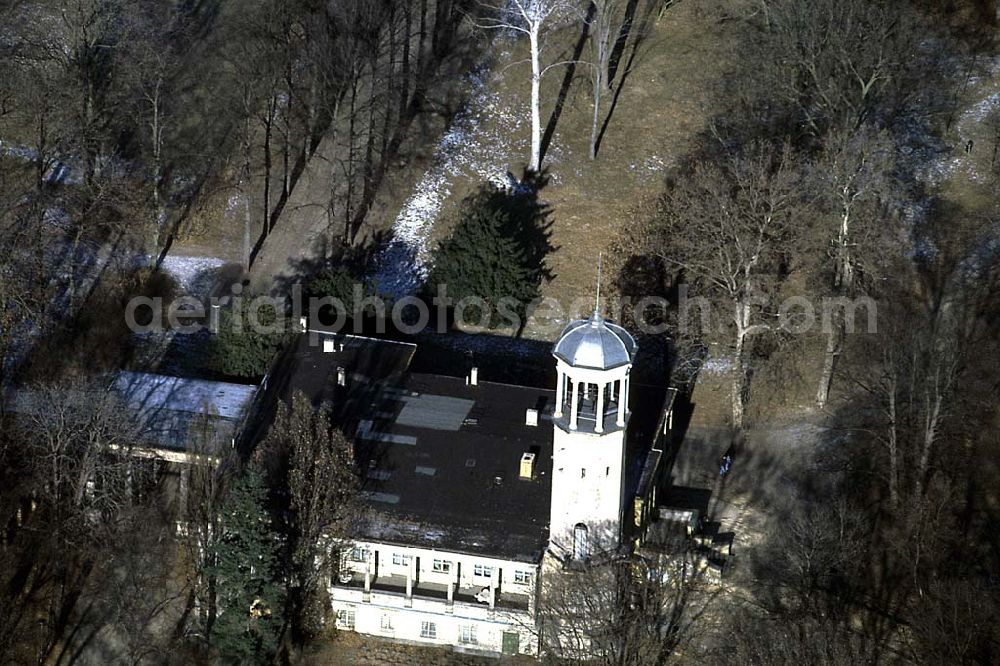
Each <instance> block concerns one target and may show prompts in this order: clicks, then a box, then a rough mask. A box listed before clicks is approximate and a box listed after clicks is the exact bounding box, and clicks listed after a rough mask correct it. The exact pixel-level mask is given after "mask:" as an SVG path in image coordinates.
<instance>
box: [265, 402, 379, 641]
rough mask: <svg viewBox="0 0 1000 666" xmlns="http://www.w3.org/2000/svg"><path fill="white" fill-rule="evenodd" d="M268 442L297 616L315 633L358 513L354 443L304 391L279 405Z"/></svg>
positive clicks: (303, 626)
mask: <svg viewBox="0 0 1000 666" xmlns="http://www.w3.org/2000/svg"><path fill="white" fill-rule="evenodd" d="M263 446H264V448H265V451H266V457H267V458H268V459H269V460H268V462H269V467H270V468H271V470H272V472H271V476H272V485H276V487H278V488H281V489H282V490H283V491H284V489H286V488H287V499H288V505H289V509H290V510H291V519H290V525H289V526H288V527H289V532H290V537H291V547H292V564H293V568H294V572H295V578H296V585H295V593H296V594H295V598H294V599H293V602H294V603H295V604H296V605H297V609H296V611H297V612H296V615H297V616H298V617H297V618H296V619H297V621H298V624H299V629H300V630H301V631H302V632H303V633H304V634H306V635H310V634H314V633H315V632H317V631H319V630H320V629H321V628H322V626H323V622H324V619H325V611H326V608H327V605H326V603H325V598H326V597H325V583H324V581H325V580H327V577H328V576H329V575H330V574H331V572H333V571H335V569H336V567H337V565H338V563H339V560H340V553H341V551H342V549H343V548H344V545H345V544H346V543H347V539H348V538H349V537H350V535H351V532H352V526H353V525H354V524H356V521H357V520H358V518H359V512H360V507H361V505H360V503H359V502H358V497H357V488H358V477H357V473H356V470H355V468H354V456H353V446H352V444H351V442H350V441H349V440H348V439H347V438H346V437H345V436H344V434H343V433H342V432H340V431H339V430H337V429H336V428H335V427H334V426H333V424H332V422H331V420H330V415H329V414H328V413H326V412H325V411H323V410H317V409H316V408H314V407H313V405H312V403H311V402H310V401H309V399H308V398H307V397H306V396H305V395H303V394H301V393H297V394H295V395H294V396H292V400H291V403H290V404H287V403H285V404H282V405H280V406H279V408H278V413H277V416H276V417H275V420H274V423H273V424H272V426H271V428H270V430H269V431H268V435H267V439H266V440H265V442H264V445H263Z"/></svg>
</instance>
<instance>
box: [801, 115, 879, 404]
mask: <svg viewBox="0 0 1000 666" xmlns="http://www.w3.org/2000/svg"><path fill="white" fill-rule="evenodd" d="M893 148H894V146H893V143H892V140H891V139H890V138H889V137H888V135H887V134H885V133H884V132H878V131H876V130H874V129H872V128H870V127H868V126H863V127H861V128H860V129H858V130H851V129H847V130H839V129H838V130H833V131H832V132H831V133H830V134H828V135H827V136H826V138H825V141H824V146H823V152H822V153H821V155H820V157H819V159H818V161H817V163H816V164H814V165H813V169H812V184H813V185H814V187H816V189H817V194H818V197H817V199H818V201H817V204H818V207H819V212H820V215H818V216H817V218H818V222H819V229H818V234H817V238H816V241H817V242H818V243H820V244H821V252H822V254H823V255H824V256H825V259H826V260H825V261H824V262H823V270H822V272H823V275H824V281H825V282H827V284H828V285H829V287H828V288H829V291H830V293H832V294H833V296H835V297H838V298H839V299H847V298H853V297H857V296H860V295H864V294H866V293H868V290H867V289H866V287H867V285H869V284H871V282H872V281H878V280H879V279H881V277H882V276H883V274H884V265H881V263H882V262H880V256H881V254H882V251H881V248H882V247H883V244H884V243H885V242H891V241H892V240H898V239H893V238H892V236H893V235H894V234H893V233H892V229H893V218H892V217H890V216H887V215H885V206H884V205H883V204H882V202H883V201H885V200H886V199H887V195H888V194H889V192H888V190H889V188H890V187H891V179H890V177H889V170H890V169H891V167H892V160H893ZM895 235H899V234H898V233H897V234H895ZM836 305H837V307H835V308H832V309H831V310H830V312H829V321H824V322H823V323H824V325H825V326H826V327H827V330H826V331H825V333H826V336H827V342H826V351H825V355H824V358H823V366H822V368H823V369H822V372H821V374H820V380H819V387H818V389H817V391H816V404H817V405H818V406H819V408H820V409H822V408H823V407H825V406H826V403H827V400H828V399H829V395H830V386H831V385H832V383H833V375H834V370H835V367H836V361H837V357H838V356H839V355H840V353H841V350H842V347H843V340H844V335H845V332H846V326H847V321H846V316H845V308H847V307H849V305H848V303H847V302H846V301H838V302H837V303H836ZM852 309H853V308H852ZM826 314H827V312H824V315H826Z"/></svg>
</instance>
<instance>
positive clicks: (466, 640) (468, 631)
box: [458, 624, 477, 645]
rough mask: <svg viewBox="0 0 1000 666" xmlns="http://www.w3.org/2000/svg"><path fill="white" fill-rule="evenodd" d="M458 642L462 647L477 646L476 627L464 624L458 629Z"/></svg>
mask: <svg viewBox="0 0 1000 666" xmlns="http://www.w3.org/2000/svg"><path fill="white" fill-rule="evenodd" d="M458 642H459V643H461V644H462V645H475V644H476V642H477V641H476V625H474V624H463V625H461V626H459V628H458Z"/></svg>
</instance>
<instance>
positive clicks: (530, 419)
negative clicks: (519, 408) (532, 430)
mask: <svg viewBox="0 0 1000 666" xmlns="http://www.w3.org/2000/svg"><path fill="white" fill-rule="evenodd" d="M524 425H526V426H537V425H538V410H537V409H526V410H524Z"/></svg>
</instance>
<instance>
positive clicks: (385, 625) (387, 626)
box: [380, 614, 392, 631]
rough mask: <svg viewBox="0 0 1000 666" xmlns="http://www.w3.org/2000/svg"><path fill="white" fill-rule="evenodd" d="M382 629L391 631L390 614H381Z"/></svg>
mask: <svg viewBox="0 0 1000 666" xmlns="http://www.w3.org/2000/svg"><path fill="white" fill-rule="evenodd" d="M380 626H381V627H382V631H392V616H391V615H389V614H385V615H383V616H382V624H381V625H380Z"/></svg>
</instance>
